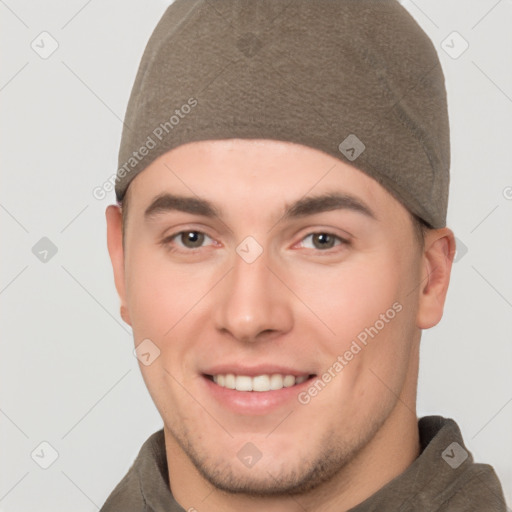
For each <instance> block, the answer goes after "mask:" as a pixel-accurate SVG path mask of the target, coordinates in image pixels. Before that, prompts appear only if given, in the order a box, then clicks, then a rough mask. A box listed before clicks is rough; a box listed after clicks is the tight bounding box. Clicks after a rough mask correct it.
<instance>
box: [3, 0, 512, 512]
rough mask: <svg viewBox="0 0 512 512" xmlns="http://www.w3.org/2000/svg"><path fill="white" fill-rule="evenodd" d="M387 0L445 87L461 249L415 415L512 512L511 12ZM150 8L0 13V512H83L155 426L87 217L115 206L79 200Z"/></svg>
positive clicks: (48, 6)
mask: <svg viewBox="0 0 512 512" xmlns="http://www.w3.org/2000/svg"><path fill="white" fill-rule="evenodd" d="M402 3H403V4H404V5H405V7H406V8H407V9H408V10H409V11H410V12H411V13H412V15H413V16H414V17H415V18H416V19H417V21H418V22H419V23H420V25H421V26H422V27H423V28H424V29H425V30H426V32H427V33H428V34H429V36H430V37H431V39H432V40H433V42H434V44H435V46H436V48H437V49H438V52H439V54H440V58H441V61H442V65H443V68H444V71H445V74H446V79H447V89H448V99H449V109H450V120H451V133H452V178H451V188H450V207H449V212H448V225H449V226H450V227H451V228H452V229H453V230H454V232H455V234H456V236H457V238H458V239H459V240H460V242H461V243H462V244H464V246H465V247H466V248H467V252H466V253H465V254H464V250H459V253H458V255H457V256H458V258H459V259H458V261H457V263H456V264H455V265H454V268H453V274H452V281H451V285H450V291H449V293H448V298H447V304H446V309H445V315H444V318H443V320H442V322H441V323H440V324H439V325H438V326H436V327H435V328H433V329H431V330H429V331H425V332H424V333H423V342H422V358H421V375H420V381H419V405H418V413H419V415H420V416H423V415H426V414H441V415H445V416H448V417H453V418H455V419H456V420H457V422H458V423H459V425H460V427H461V429H462V432H463V435H464V437H465V440H466V443H467V445H468V447H469V449H470V450H471V451H472V453H473V455H474V457H475V459H476V460H477V461H483V462H488V463H490V464H492V465H493V466H494V468H495V469H496V471H497V473H498V475H499V477H500V479H501V481H502V483H503V486H504V488H505V493H506V496H507V500H508V502H509V503H512V462H511V461H512V377H511V366H512V343H511V327H512V325H511V319H512V271H511V270H510V269H511V263H512V158H511V156H510V155H511V145H512V140H511V138H512V137H511V135H512V67H511V63H512V60H511V55H512V32H511V31H510V26H511V24H512V1H511V0H501V1H496V0H479V1H476V0H472V1H467V0H464V1H463V0H458V1H453V0H452V1H447V0H435V1H434V0H430V1H427V0H415V1H414V2H413V1H410V0H405V1H404V2H402ZM166 5H168V2H164V1H157V0H130V1H128V0H110V1H107V0H103V1H100V0H89V1H84V0H66V1H64V0H61V1H57V0H54V1H47V2H29V1H23V0H7V1H0V16H1V18H0V23H1V27H0V34H1V43H2V47H3V50H4V51H3V60H2V66H1V71H0V100H1V102H2V116H1V136H0V144H1V150H0V151H1V153H0V154H1V157H2V167H1V173H2V176H1V177H2V187H1V189H0V221H1V229H2V231H1V237H2V244H1V248H2V265H1V268H0V307H1V320H2V331H1V332H2V335H1V351H2V357H1V358H0V378H1V385H0V397H1V402H0V429H1V441H0V442H1V447H0V449H1V452H0V453H1V473H0V510H1V511H9V512H26V511H28V510H30V511H36V510H37V511H39V512H50V511H52V512H58V511H69V510H73V511H75V512H82V511H83V512H88V511H95V510H97V509H98V508H99V507H100V506H101V505H102V504H103V502H104V500H105V499H106V497H107V495H108V494H109V492H110V491H111V490H112V489H113V487H114V485H115V484H117V482H118V481H119V480H120V479H121V477H122V476H123V475H124V474H125V473H126V471H127V470H128V468H129V466H130V464H131V463H132V462H133V459H134V457H135V456H136V454H137V452H138V450H139V448H140V446H141V444H142V443H143V441H144V440H145V439H146V438H147V437H148V436H149V435H150V434H151V433H152V432H154V431H155V430H157V429H159V428H160V427H161V420H160V417H159V415H158V413H157V411H156V409H155V407H154V406H153V404H152V402H151V399H150V397H149V395H148V393H147V391H146V388H145V386H144V383H143V381H142V378H141V376H140V372H139V369H138V365H137V360H136V359H135V358H134V356H133V354H132V350H133V341H132V338H131V331H130V329H129V327H128V326H126V325H125V324H124V323H123V321H122V320H121V318H120V316H119V302H118V297H117V295H116V291H115V288H114V283H113V278H112V270H111V266H110V261H109V258H108V253H107V248H106V229H105V217H104V211H105V208H106V206H107V205H108V204H109V203H112V202H114V193H113V192H111V193H110V195H109V197H108V198H107V199H105V200H102V201H99V200H96V199H95V198H94V197H93V196H92V189H93V188H94V187H95V186H97V185H100V184H101V183H103V182H104V181H105V180H106V179H107V178H108V177H109V176H110V175H111V174H112V173H113V172H115V169H116V164H117V151H118V147H119V141H120V135H121V127H122V122H121V119H122V118H123V116H124V112H125V109H126V105H127V101H128V96H129V93H130V90H131V86H132V83H133V80H134V78H135V73H136V71H137V67H138V64H139V60H140V57H141V55H142V51H143V49H144V47H145V44H146V42H147V40H148V38H149V35H150V33H151V31H152V30H153V28H154V26H155V25H156V23H157V21H158V20H159V18H160V16H161V14H162V13H163V11H164V9H165V7H166ZM42 31H48V32H49V33H50V34H51V35H52V37H53V38H55V40H56V41H57V42H58V45H59V47H58V49H57V50H56V51H55V53H53V55H51V56H50V57H49V58H47V59H43V58H41V57H40V56H39V55H38V54H37V53H36V52H35V51H34V50H33V49H32V48H31V42H32V41H33V40H35V41H36V43H35V44H39V45H40V46H42V44H43V43H41V42H40V38H39V39H38V37H39V34H40V33H41V32H42ZM453 31H457V32H458V33H459V34H460V35H461V36H462V37H463V38H464V39H465V40H466V41H467V42H468V43H469V48H468V49H467V50H466V51H465V52H464V53H463V54H462V55H460V56H459V57H458V58H456V59H454V58H452V57H450V56H449V55H448V54H447V53H446V52H445V51H444V50H443V47H442V44H443V43H442V42H443V41H446V42H445V43H444V45H448V46H452V47H453V48H451V50H450V51H451V52H452V54H453V53H454V52H458V51H459V50H460V48H462V47H461V46H460V43H461V41H460V40H457V39H454V37H457V36H453V35H450V34H452V32H453ZM397 37H400V34H397ZM447 37H448V39H447ZM38 41H39V43H38ZM45 48H46V49H48V48H49V42H48V41H46V43H45ZM42 237H48V238H49V239H50V240H51V241H52V242H53V243H54V244H55V245H56V247H57V249H58V252H57V253H56V254H55V256H53V257H51V258H50V255H49V256H48V261H47V262H46V263H43V262H41V261H40V260H39V259H38V258H37V257H36V256H35V255H34V254H33V252H32V247H33V246H34V245H35V244H36V243H37V242H38V241H39V240H40V239H41V238H42ZM462 244H461V245H460V247H462ZM43 441H46V442H48V443H50V445H51V446H52V447H53V448H54V449H55V450H56V451H57V452H58V454H59V456H58V458H57V460H56V461H55V462H54V463H53V464H52V465H51V466H50V467H49V468H48V469H46V470H45V469H42V468H41V467H39V465H37V464H36V463H35V462H34V460H33V459H32V458H31V453H32V452H33V451H34V450H36V451H35V455H34V458H36V459H37V460H38V461H39V462H45V461H46V462H49V461H50V459H49V457H51V449H50V448H48V447H45V446H42V447H41V446H40V443H41V442H43ZM38 455H39V456H38Z"/></svg>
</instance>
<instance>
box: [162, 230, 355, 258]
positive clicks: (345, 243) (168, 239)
mask: <svg viewBox="0 0 512 512" xmlns="http://www.w3.org/2000/svg"><path fill="white" fill-rule="evenodd" d="M185 233H199V234H202V235H205V236H206V237H208V238H210V239H211V237H209V236H208V235H207V234H206V233H204V232H203V231H199V230H196V229H187V230H183V231H178V232H177V233H174V234H172V235H169V236H168V237H166V238H164V239H163V240H162V242H161V244H162V245H163V246H164V247H166V248H167V249H168V250H169V251H170V252H185V253H189V254H190V253H192V254H194V253H195V252H196V251H198V250H200V249H202V248H203V247H196V248H194V249H188V248H183V249H176V248H175V247H172V246H171V242H172V241H173V240H174V239H175V238H177V237H179V236H180V235H182V234H185ZM314 235H328V236H330V237H333V238H335V239H337V240H339V241H340V243H339V244H335V245H334V247H332V248H329V249H325V250H322V249H315V248H313V249H312V250H314V251H316V252H319V253H327V254H331V253H332V252H333V251H334V248H335V247H340V246H349V245H350V242H349V241H348V240H347V239H346V238H342V237H340V236H338V235H335V234H334V233H331V232H329V231H313V232H311V233H308V234H307V235H306V236H305V237H303V238H302V239H301V242H302V241H304V240H305V239H306V238H309V237H311V236H314Z"/></svg>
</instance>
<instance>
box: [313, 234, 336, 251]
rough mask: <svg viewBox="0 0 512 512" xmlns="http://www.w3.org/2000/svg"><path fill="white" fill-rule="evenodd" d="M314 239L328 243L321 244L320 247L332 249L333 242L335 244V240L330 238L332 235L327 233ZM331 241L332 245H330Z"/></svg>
mask: <svg viewBox="0 0 512 512" xmlns="http://www.w3.org/2000/svg"><path fill="white" fill-rule="evenodd" d="M314 239H316V240H317V241H320V242H322V241H324V242H325V241H327V243H320V247H323V248H325V247H332V242H333V240H334V239H333V238H332V237H331V236H330V235H327V234H326V233H317V234H315V235H314ZM329 241H330V242H331V243H329Z"/></svg>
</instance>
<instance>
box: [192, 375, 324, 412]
mask: <svg viewBox="0 0 512 512" xmlns="http://www.w3.org/2000/svg"><path fill="white" fill-rule="evenodd" d="M219 368H220V367H219ZM265 368H266V369H265V370H263V371H262V370H261V369H257V370H256V369H255V368H251V369H250V372H248V373H243V372H244V371H246V372H247V371H248V369H244V370H242V369H240V368H237V370H236V372H234V371H225V370H224V369H223V370H222V371H219V370H218V369H215V373H214V374H213V375H218V374H224V373H235V375H248V376H254V375H263V374H266V373H268V374H272V373H283V374H286V375H295V376H297V377H298V376H300V375H308V377H309V378H308V379H306V380H305V381H304V382H301V383H300V384H295V385H294V386H291V387H288V388H282V389H279V390H274V391H237V390H236V389H228V388H224V387H222V386H219V385H217V384H215V382H213V380H210V379H209V378H208V375H212V374H210V373H209V374H208V375H207V374H202V379H201V380H202V382H203V383H204V386H205V389H206V393H207V394H209V395H210V396H211V397H212V398H213V399H214V400H215V401H216V402H217V403H218V404H220V405H221V407H223V408H225V409H227V410H228V411H230V412H233V413H235V414H239V415H248V416H250V415H265V414H269V413H271V412H273V411H275V410H277V409H279V408H280V407H284V406H286V405H288V406H289V405H290V404H291V405H297V395H298V394H299V393H300V392H301V391H303V390H304V389H305V388H307V387H308V386H309V385H310V384H311V381H312V380H313V379H315V378H316V375H314V374H309V373H305V372H302V373H300V372H299V373H298V372H297V371H295V372H294V371H290V370H289V369H288V370H286V371H284V370H270V371H268V369H269V367H268V366H267V367H265Z"/></svg>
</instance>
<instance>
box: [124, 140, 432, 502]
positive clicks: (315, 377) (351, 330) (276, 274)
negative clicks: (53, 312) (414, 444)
mask: <svg viewBox="0 0 512 512" xmlns="http://www.w3.org/2000/svg"><path fill="white" fill-rule="evenodd" d="M129 190H130V205H129V217H128V224H127V231H126V240H125V243H126V247H125V260H124V278H123V281H124V284H125V289H124V290H123V291H122V295H123V297H122V300H123V304H124V305H125V307H126V311H127V315H126V316H127V319H128V321H129V322H130V324H131V325H132V328H133V333H134V339H135V344H136V345H139V344H140V343H141V342H142V341H143V340H146V339H149V340H151V342H152V343H153V344H154V345H156V346H157V347H158V349H159V350H160V356H159V357H157V358H156V359H155V360H154V361H153V362H152V363H151V364H149V365H148V366H145V365H141V370H142V374H143V377H144V379H145V382H146V384H147V387H148V389H149V392H150V394H151V396H152V398H153V400H154V402H155V404H156V406H157V408H158V410H159V412H160V414H161V416H162V418H163V421H164V425H165V430H166V436H167V437H166V439H167V442H168V443H171V444H172V443H174V448H173V449H174V451H176V450H181V451H182V453H184V454H186V456H187V457H188V458H189V459H190V460H191V461H192V462H193V463H194V464H195V465H196V467H197V468H198V470H199V471H200V473H201V474H202V475H203V476H204V477H205V478H206V479H207V480H208V481H209V482H210V483H211V484H213V485H215V486H217V487H218V488H221V489H225V490H228V491H231V492H239V491H246V492H252V493H254V494H260V495H265V494H273V493H281V492H283V491H286V490H288V491H304V490H307V489H309V488H312V487H314V486H315V485H317V484H318V483H320V482H321V481H324V480H326V479H328V478H330V477H332V476H333V475H334V474H335V473H336V472H337V471H338V470H339V469H340V468H341V467H343V466H344V465H345V464H347V463H348V462H349V461H350V460H351V459H352V458H353V456H354V455H355V454H356V453H358V451H359V450H361V449H362V448H363V447H364V446H366V445H367V444H368V443H369V442H370V441H371V440H372V438H373V436H374V435H375V433H376V432H377V431H378V430H379V429H380V427H381V426H382V425H383V424H384V423H385V422H386V420H387V419H388V418H390V417H391V416H392V415H393V414H394V413H395V412H396V410H397V407H400V406H401V407H402V409H403V408H404V406H403V404H401V403H400V401H401V400H402V401H403V399H407V398H410V397H413V396H414V389H413V388H414V386H415V371H416V368H415V363H414V361H415V358H416V357H417V351H416V346H417V343H418V341H419V335H420V330H419V329H418V327H417V321H416V318H417V312H418V293H417V290H418V287H419V285H420V276H421V267H422V260H421V254H422V253H421V251H420V249H419V247H418V246H417V241H416V239H415V236H414V231H413V227H412V223H411V220H410V217H409V214H408V212H407V211H406V209H405V208H404V207H403V206H402V205H401V204H400V203H399V202H398V201H396V200H395V199H394V198H393V197H392V196H391V195H390V194H389V193H388V192H387V191H386V190H385V189H384V188H383V187H381V186H380V185H379V184H378V183H377V182H376V181H375V180H373V179H371V178H370V177H368V176H367V175H365V174H364V173H362V172H361V171H359V170H357V169H355V168H354V167H352V166H350V165H348V164H344V163H343V162H341V161H340V160H338V159H335V158H333V157H331V156H329V155H327V154H325V153H323V152H320V151H317V150H314V149H312V148H308V147H305V146H301V145H297V144H291V143H285V142H278V141H270V140H265V141H263V140H242V139H232V140H222V141H220V140H219V141H201V142H194V143H191V144H186V145H183V146H180V147H178V148H176V149H174V150H173V151H171V152H169V153H167V154H166V155H164V156H163V157H161V158H160V159H158V160H156V161H155V162H154V163H153V164H151V165H150V166H149V167H148V168H147V169H146V170H144V171H143V172H142V173H141V174H140V175H138V176H137V177H136V179H134V180H133V182H132V183H131V184H130V189H129ZM165 193H168V194H173V195H176V196H186V197H188V198H193V199H196V200H197V199H200V200H204V201H208V202H209V203H211V205H212V206H213V208H215V209H216V210H217V213H218V216H208V215H203V213H206V212H205V211H202V212H199V211H196V213H191V212H184V211H180V210H176V209H166V208H160V209H153V213H152V214H151V215H148V216H145V210H146V209H147V208H148V207H149V206H150V205H151V204H152V203H153V201H154V200H155V198H157V196H159V195H161V194H165ZM324 194H339V195H342V196H350V198H351V200H350V201H348V202H345V207H340V208H337V209H332V210H330V211H316V210H315V211H316V213H311V211H310V212H309V213H308V212H304V211H302V213H300V212H298V211H296V210H297V209H295V211H294V210H292V211H290V213H289V214H288V215H285V212H286V210H287V208H289V207H290V206H291V205H292V204H294V203H295V202H297V201H299V200H301V201H304V200H308V199H311V198H313V197H317V196H321V195H324ZM162 204H163V203H161V205H162ZM182 204H184V203H182ZM320 204H324V205H325V204H326V201H323V202H321V203H320ZM357 205H359V206H357ZM310 206H311V205H310ZM313 206H315V205H314V204H313ZM316 206H318V204H316ZM365 209H366V210H368V211H364V210H365ZM294 213H295V214H294ZM180 232H183V233H182V234H181V235H180V234H179V233H180ZM315 233H316V235H315ZM146 343H147V342H146ZM227 374H230V376H226V375H227ZM233 375H234V377H233ZM262 375H267V376H269V377H263V376H262ZM276 375H278V376H276ZM279 375H281V377H279ZM286 375H292V376H295V377H296V379H295V380H294V379H293V378H291V377H288V378H285V379H284V380H283V377H286ZM326 375H327V376H326ZM237 376H238V377H242V378H241V379H238V378H237ZM244 376H245V378H244ZM272 376H274V377H272ZM329 376H330V378H329ZM248 377H258V378H248ZM212 378H214V380H215V381H217V383H216V382H214V380H212ZM304 379H307V380H305V381H303V380H304ZM296 381H298V383H296V384H294V385H293V386H290V387H284V388H281V389H274V390H268V391H243V390H237V389H229V387H225V386H226V385H227V386H230V387H232V385H233V384H235V386H237V387H239V388H241V389H247V387H246V386H254V387H255V388H257V389H266V388H268V386H269V385H270V384H272V385H273V386H274V387H276V388H280V386H282V385H283V384H286V385H288V384H293V383H294V382H296ZM301 381H303V382H301ZM221 384H223V385H221ZM259 386H261V387H259ZM315 390H316V391H315ZM399 397H400V398H399ZM410 406H411V407H414V404H413V403H411V404H410ZM407 414H411V412H410V411H408V412H407ZM259 457H260V458H259ZM258 458H259V460H258Z"/></svg>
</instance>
